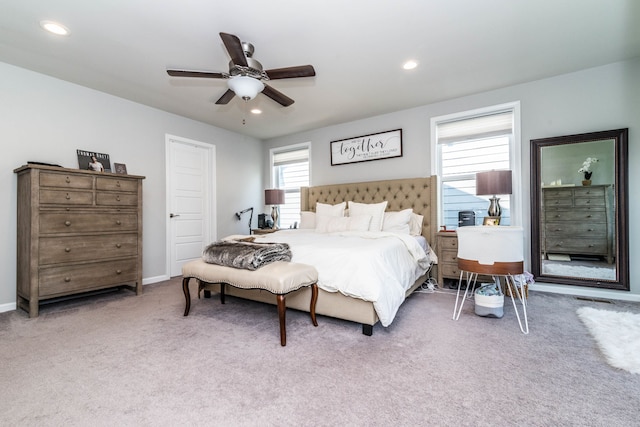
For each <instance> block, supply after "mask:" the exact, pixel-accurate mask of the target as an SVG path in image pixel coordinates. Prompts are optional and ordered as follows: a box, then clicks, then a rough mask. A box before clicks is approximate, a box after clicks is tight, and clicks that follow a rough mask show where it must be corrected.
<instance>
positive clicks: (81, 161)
mask: <svg viewBox="0 0 640 427" xmlns="http://www.w3.org/2000/svg"><path fill="white" fill-rule="evenodd" d="M76 153H77V154H78V168H79V169H84V170H90V171H96V172H111V160H109V155H108V154H103V153H96V152H93V151H86V150H76Z"/></svg>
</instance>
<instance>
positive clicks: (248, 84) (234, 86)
mask: <svg viewBox="0 0 640 427" xmlns="http://www.w3.org/2000/svg"><path fill="white" fill-rule="evenodd" d="M228 85H229V89H231V90H232V91H233V92H234V93H235V94H236V95H237V96H239V97H240V98H242V99H244V100H245V101H248V100H250V99H253V98H255V97H256V95H258V94H259V93H260V92H262V90H263V89H264V84H263V83H262V82H261V81H260V80H258V79H254V78H253V77H247V76H236V77H232V78H230V79H229V82H228Z"/></svg>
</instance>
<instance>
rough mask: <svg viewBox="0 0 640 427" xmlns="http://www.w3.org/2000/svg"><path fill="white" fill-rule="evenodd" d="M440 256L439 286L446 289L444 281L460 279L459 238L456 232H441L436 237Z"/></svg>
mask: <svg viewBox="0 0 640 427" xmlns="http://www.w3.org/2000/svg"><path fill="white" fill-rule="evenodd" d="M436 249H437V255H438V285H439V286H440V287H444V279H455V280H456V284H457V281H458V280H459V279H460V270H458V236H457V235H456V233H455V232H451V231H439V232H438V234H437V235H436Z"/></svg>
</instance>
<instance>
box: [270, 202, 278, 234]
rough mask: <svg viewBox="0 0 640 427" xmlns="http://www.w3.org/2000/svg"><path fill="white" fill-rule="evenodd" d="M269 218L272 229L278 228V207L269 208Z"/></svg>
mask: <svg viewBox="0 0 640 427" xmlns="http://www.w3.org/2000/svg"><path fill="white" fill-rule="evenodd" d="M271 218H272V219H273V228H274V229H276V228H278V207H277V206H271Z"/></svg>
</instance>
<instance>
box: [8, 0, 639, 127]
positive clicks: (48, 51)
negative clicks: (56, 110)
mask: <svg viewBox="0 0 640 427" xmlns="http://www.w3.org/2000/svg"><path fill="white" fill-rule="evenodd" d="M639 19H640V2H638V1H636V0H614V1H611V0H563V1H557V0H536V1H529V2H514V1H513V0H484V1H477V0H456V1H451V0H429V1H421V0H412V1H410V0H396V1H393V2H391V1H386V0H350V1H348V2H345V1H338V0H328V1H322V2H301V1H284V0H274V1H270V2H264V1H256V0H245V1H243V2H241V3H237V2H235V3H234V2H217V1H211V0H183V1H179V2H178V1H176V2H152V1H149V0H146V1H145V0H126V1H123V0H110V1H107V0H96V1H85V0H58V1H55V2H52V1H49V0H2V1H0V61H2V62H6V63H9V64H14V65H17V66H20V67H23V68H27V69H31V70H34V71H37V72H39V73H43V74H47V75H50V76H53V77H57V78H60V79H63V80H67V81H70V82H73V83H77V84H79V85H83V86H86V87H89V88H93V89H96V90H99V91H102V92H106V93H110V94H113V95H116V96H119V97H122V98H126V99H129V100H132V101H135V102H139V103H142V104H145V105H149V106H151V107H155V108H158V109H161V110H165V111H168V112H171V113H175V114H178V115H181V116H185V117H189V118H192V119H194V120H198V121H201V122H205V123H209V124H212V125H215V126H218V127H221V128H224V129H228V130H231V131H234V132H240V133H243V134H246V135H250V136H254V137H257V138H260V139H267V138H273V137H277V136H281V135H287V134H290V133H294V132H299V131H304V130H309V129H315V128H318V127H322V126H327V125H332V124H337V123H343V122H348V121H353V120H357V119H360V118H365V117H370V116H375V115H379V114H384V113H388V112H392V111H398V110H402V109H406V108H411V107H416V106H420V105H425V104H429V103H433V102H437V101H442V100H445V99H451V98H456V97H460V96H465V95H470V94H474V93H478V92H483V91H487V90H491V89H496V88H500V87H505V86H511V85H514V84H518V83H523V82H528V81H533V80H538V79H541V78H546V77H550V76H554V75H558V74H564V73H568V72H572V71H577V70H581V69H585V68H590V67H594V66H599V65H603V64H607V63H611V62H616V61H620V60H624V59H629V58H633V57H637V56H640V26H639V25H637V22H638V20H639ZM41 20H55V21H58V22H60V23H62V24H64V25H65V26H67V27H68V28H69V29H70V31H71V34H70V35H69V36H66V37H60V36H54V35H51V34H49V33H46V32H45V31H43V30H42V29H41V28H40V26H39V22H40V21H41ZM219 32H229V33H232V34H235V35H237V36H238V37H239V38H240V39H241V40H242V41H247V42H250V43H252V44H253V45H254V46H255V53H254V58H255V59H257V60H258V61H260V62H262V64H263V65H264V67H265V68H268V69H272V68H279V67H288V66H292V65H303V64H313V66H314V67H315V70H316V73H317V75H316V77H310V78H299V79H290V80H276V81H272V82H271V83H270V84H271V85H272V86H273V87H274V88H276V89H278V90H279V91H281V92H283V93H285V94H286V95H287V96H289V97H291V98H293V99H294V100H295V104H293V105H292V106H290V107H287V108H283V107H282V106H280V105H279V104H277V103H275V102H273V101H272V100H270V99H269V98H267V97H266V96H263V95H260V96H258V97H257V98H256V99H254V100H252V101H250V102H249V103H248V104H245V103H244V102H243V101H241V100H239V99H238V98H237V97H235V98H234V99H233V100H232V101H231V102H230V103H229V104H227V105H216V104H215V101H216V100H217V99H218V98H219V97H220V96H221V95H222V94H223V93H224V92H225V90H226V89H227V86H226V81H225V80H213V79H212V80H209V79H187V78H176V77H169V76H168V75H167V73H166V69H167V68H179V69H191V70H203V71H227V69H228V66H227V64H228V62H229V60H230V58H229V56H228V54H227V51H226V50H225V48H224V45H223V44H222V41H221V40H220V36H219V35H218V33H219ZM409 59H413V60H416V61H417V62H418V67H417V68H416V69H414V70H410V71H405V70H403V69H402V64H403V63H404V62H405V61H407V60H409ZM250 108H259V109H261V110H262V114H260V115H252V114H251V113H250V112H249V109H250ZM244 118H246V124H244V125H243V119H244Z"/></svg>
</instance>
